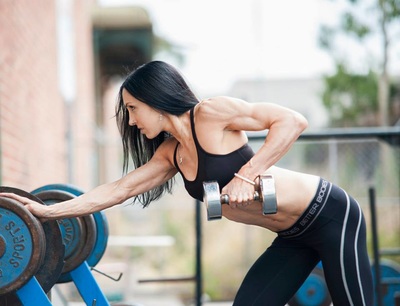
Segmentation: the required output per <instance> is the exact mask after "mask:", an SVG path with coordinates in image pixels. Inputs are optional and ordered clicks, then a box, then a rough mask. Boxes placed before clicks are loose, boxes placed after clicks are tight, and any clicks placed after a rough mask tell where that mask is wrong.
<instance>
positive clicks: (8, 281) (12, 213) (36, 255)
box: [0, 197, 46, 295]
mask: <svg viewBox="0 0 400 306" xmlns="http://www.w3.org/2000/svg"><path fill="white" fill-rule="evenodd" d="M45 251H46V240H45V234H44V231H43V228H42V226H41V224H40V222H39V221H38V219H36V218H35V217H34V216H33V215H32V214H31V213H30V212H29V211H28V210H27V209H26V208H25V207H24V206H23V205H22V204H21V203H19V202H17V201H15V200H13V199H9V198H4V197H0V258H1V260H0V295H4V294H7V293H10V292H12V291H15V290H17V289H18V288H21V287H22V286H23V285H24V284H25V283H26V282H27V281H28V280H29V279H30V278H31V277H33V276H34V275H35V273H36V272H37V271H38V270H39V267H40V265H41V264H42V262H43V259H44V255H45Z"/></svg>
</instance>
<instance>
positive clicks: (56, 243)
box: [0, 186, 65, 306]
mask: <svg viewBox="0 0 400 306" xmlns="http://www.w3.org/2000/svg"><path fill="white" fill-rule="evenodd" d="M0 192H11V193H15V194H18V195H20V196H24V197H27V198H29V199H31V200H33V201H36V202H38V203H42V204H44V203H43V202H42V201H41V200H40V199H39V198H37V197H36V196H34V195H33V194H31V193H29V192H27V191H24V190H21V189H17V188H14V187H5V186H2V187H0ZM42 227H43V230H44V234H45V237H46V252H45V256H44V260H43V263H42V265H41V266H40V268H39V270H38V272H37V273H36V274H35V277H36V279H37V281H38V282H39V284H40V285H41V287H42V288H43V291H44V292H46V293H48V292H49V291H50V289H51V288H52V287H53V286H54V284H55V283H56V282H57V280H58V278H59V277H60V275H61V272H62V269H63V267H64V252H65V251H64V250H65V247H64V244H63V242H62V239H61V231H60V228H59V226H58V222H57V221H56V220H49V221H46V222H44V223H42ZM0 305H13V306H18V305H22V304H21V303H20V302H19V298H18V296H17V295H16V294H15V293H14V292H12V293H9V294H6V295H4V296H2V297H1V298H0Z"/></svg>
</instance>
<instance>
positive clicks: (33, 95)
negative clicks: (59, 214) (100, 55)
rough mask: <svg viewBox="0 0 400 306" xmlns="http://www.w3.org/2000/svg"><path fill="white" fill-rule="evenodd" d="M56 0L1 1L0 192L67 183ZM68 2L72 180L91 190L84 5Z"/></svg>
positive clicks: (87, 35)
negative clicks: (72, 49)
mask: <svg viewBox="0 0 400 306" xmlns="http://www.w3.org/2000/svg"><path fill="white" fill-rule="evenodd" d="M55 3H56V1H49V0H47V1H46V0H38V1H34V2H32V1H29V0H19V1H0V46H1V47H0V149H1V164H0V166H1V172H0V177H1V181H0V184H1V185H6V186H14V187H18V188H21V189H24V190H28V191H29V190H32V189H34V188H36V187H40V186H42V185H44V184H49V183H56V182H59V183H68V171H67V169H68V168H67V167H68V165H67V160H68V159H67V154H68V151H67V144H66V109H65V105H64V101H63V99H62V96H61V94H60V92H59V89H58V65H57V30H56V25H57V22H56V7H55ZM91 4H92V1H77V0H76V1H73V5H74V27H75V29H76V32H75V34H74V35H75V45H76V69H75V70H76V74H77V76H76V78H77V99H76V101H75V103H74V106H73V110H72V114H73V122H72V126H73V134H72V135H73V144H74V146H73V148H74V150H73V153H74V154H73V162H74V164H73V166H72V169H73V171H72V173H73V174H74V176H73V181H72V182H71V183H74V184H75V183H76V184H77V185H79V186H82V188H85V189H86V188H88V187H90V186H91V167H92V163H91V160H93V141H94V140H93V122H94V114H93V112H94V110H93V109H94V107H93V103H94V89H93V88H94V85H93V55H92V47H91V42H92V40H91V26H90V14H89V11H90V5H91Z"/></svg>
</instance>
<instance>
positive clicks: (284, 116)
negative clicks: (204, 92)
mask: <svg viewBox="0 0 400 306" xmlns="http://www.w3.org/2000/svg"><path fill="white" fill-rule="evenodd" d="M216 99H217V101H213V99H211V100H210V103H205V104H204V106H202V108H203V114H204V118H206V117H207V116H208V120H210V122H215V124H217V125H222V126H221V127H220V128H223V129H224V130H225V131H226V132H225V133H224V134H226V135H227V137H230V136H229V133H240V132H241V131H262V130H268V135H267V137H266V139H265V142H264V144H263V145H262V147H261V148H260V149H259V150H258V151H257V152H256V154H255V155H254V156H253V158H252V159H251V160H250V161H249V162H248V163H246V164H245V165H243V167H242V168H241V169H240V171H239V174H241V175H242V176H244V177H246V178H248V179H250V180H254V179H255V178H256V177H257V176H258V175H259V174H262V173H265V172H266V171H267V169H269V168H270V167H271V166H273V165H274V164H275V163H276V162H277V161H278V160H279V159H280V158H282V157H283V156H284V154H285V153H286V152H287V151H289V149H290V148H291V146H292V145H293V143H294V142H295V141H296V140H297V138H298V137H299V135H300V134H301V133H302V132H303V130H304V129H305V128H306V127H307V124H308V123H307V120H306V119H305V118H304V117H303V116H302V115H301V114H299V113H297V112H295V111H293V110H291V109H288V108H285V107H282V106H279V105H276V104H272V103H247V102H245V101H243V100H240V99H234V98H229V97H219V98H216ZM242 133H243V132H242ZM227 142H228V141H227ZM222 192H223V193H227V194H229V195H230V199H231V200H232V201H231V202H237V203H241V202H242V201H245V200H246V199H248V198H252V194H253V192H254V189H253V187H252V186H251V185H250V184H248V183H246V182H243V181H241V180H240V179H237V178H234V179H233V180H232V181H231V182H230V183H229V184H228V185H227V186H225V187H224V188H223V190H222Z"/></svg>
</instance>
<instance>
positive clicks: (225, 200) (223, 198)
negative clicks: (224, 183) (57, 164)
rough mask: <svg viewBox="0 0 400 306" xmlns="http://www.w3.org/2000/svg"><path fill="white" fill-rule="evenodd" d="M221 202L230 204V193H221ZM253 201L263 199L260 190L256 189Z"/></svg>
mask: <svg viewBox="0 0 400 306" xmlns="http://www.w3.org/2000/svg"><path fill="white" fill-rule="evenodd" d="M220 198H221V204H229V195H227V194H221V197H220ZM253 201H261V200H260V194H259V193H258V191H254V195H253Z"/></svg>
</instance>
